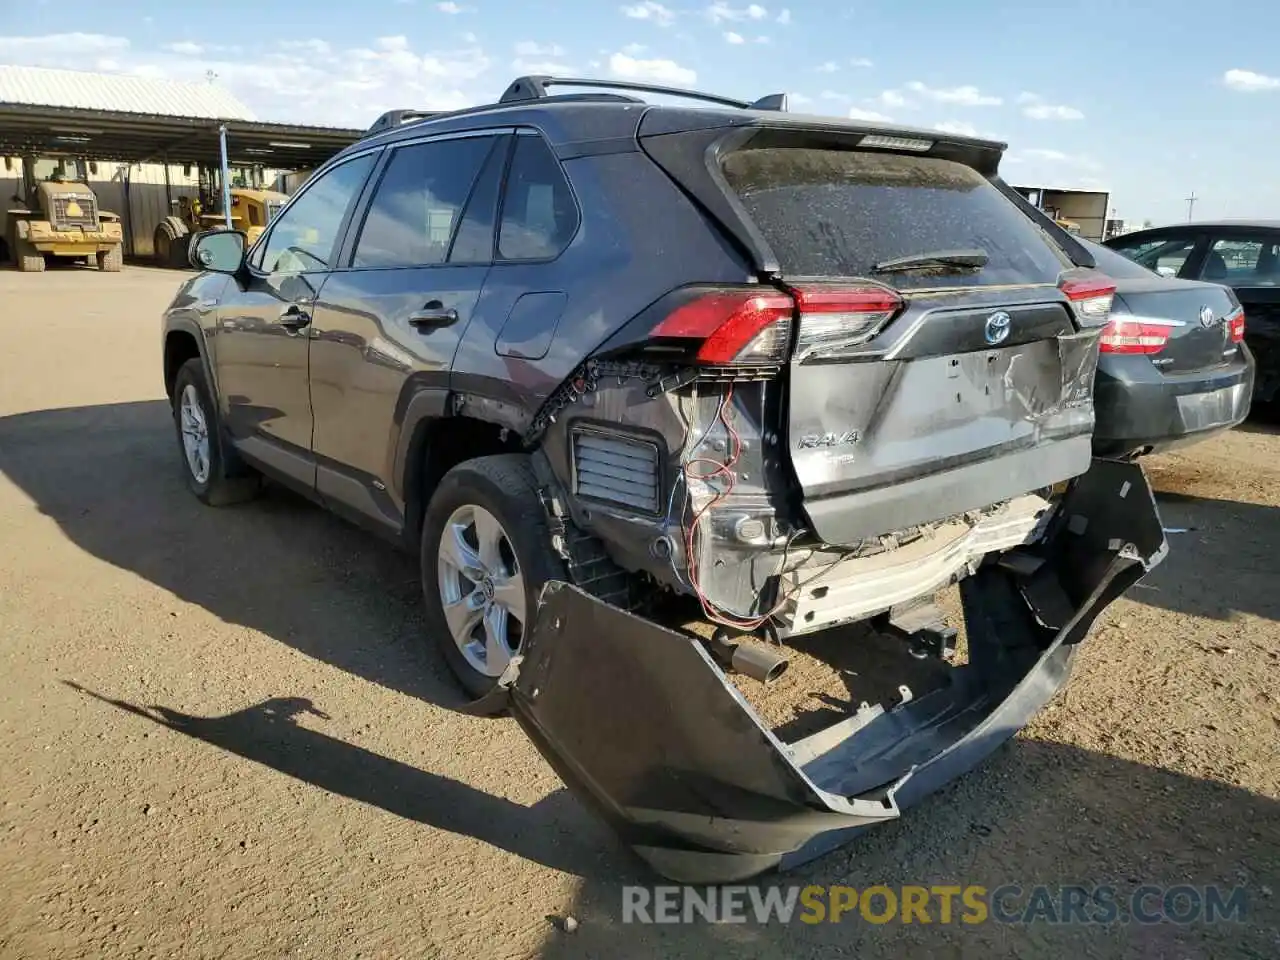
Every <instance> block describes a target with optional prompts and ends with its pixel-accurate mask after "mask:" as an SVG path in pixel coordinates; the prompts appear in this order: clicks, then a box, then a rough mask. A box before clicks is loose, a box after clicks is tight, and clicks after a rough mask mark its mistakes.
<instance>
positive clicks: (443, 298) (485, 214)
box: [311, 133, 510, 532]
mask: <svg viewBox="0 0 1280 960" xmlns="http://www.w3.org/2000/svg"><path fill="white" fill-rule="evenodd" d="M509 141H510V137H507V136H499V135H495V134H484V133H480V134H476V135H472V136H465V137H450V138H447V139H441V140H433V141H425V142H419V143H411V144H408V145H406V146H403V147H398V148H395V149H393V150H392V151H391V152H390V155H389V156H388V157H387V159H386V162H385V164H384V166H383V167H382V169H381V170H380V172H379V173H378V174H377V175H376V176H377V185H376V186H375V187H374V188H373V190H372V196H371V199H370V200H369V202H368V204H367V211H366V212H364V213H363V214H362V216H361V217H360V219H359V220H358V221H355V222H353V225H352V229H351V230H350V231H349V239H348V241H347V243H346V245H345V249H344V252H343V253H342V255H341V260H340V267H339V269H337V270H335V271H334V272H332V273H331V274H330V275H329V278H328V280H327V281H326V282H325V285H324V289H323V290H322V291H321V294H320V298H319V300H318V301H317V302H316V304H315V309H314V317H313V321H312V331H311V405H312V410H313V412H314V415H315V431H314V440H313V444H312V449H313V450H314V452H315V456H316V462H317V476H316V487H317V490H318V491H319V493H320V494H321V495H322V496H323V497H324V498H325V500H326V502H328V503H329V504H330V505H331V506H332V507H334V508H335V509H337V510H338V511H339V512H344V513H348V514H351V515H352V518H353V519H357V520H372V521H373V522H374V523H375V524H376V525H378V526H382V527H386V528H387V529H388V531H389V532H394V531H395V530H397V529H398V528H399V526H400V524H401V523H402V522H403V512H404V498H403V492H402V491H400V490H398V488H397V484H396V482H395V477H393V476H392V474H393V473H394V462H395V458H394V456H392V451H393V450H395V449H396V447H397V441H398V436H397V431H398V430H399V429H400V427H401V426H402V422H403V420H404V416H403V411H405V410H407V409H409V407H410V405H411V403H412V402H413V401H414V398H415V397H418V395H419V394H421V393H423V392H428V393H435V394H437V395H438V399H439V403H440V404H443V402H444V398H445V396H446V395H447V392H448V387H449V371H450V368H451V367H452V365H453V357H454V353H455V351H456V350H457V348H458V341H459V340H460V338H461V336H462V332H463V330H465V329H466V326H467V324H468V322H470V319H471V314H472V310H473V309H474V307H475V305H476V301H477V300H478V299H479V296H480V290H481V287H482V286H483V285H484V280H485V276H486V275H487V274H488V272H489V269H490V263H491V260H492V255H493V221H494V212H495V208H496V206H497V196H498V192H499V186H500V181H501V175H502V169H503V165H504V163H505V159H506V153H507V148H508V144H509Z"/></svg>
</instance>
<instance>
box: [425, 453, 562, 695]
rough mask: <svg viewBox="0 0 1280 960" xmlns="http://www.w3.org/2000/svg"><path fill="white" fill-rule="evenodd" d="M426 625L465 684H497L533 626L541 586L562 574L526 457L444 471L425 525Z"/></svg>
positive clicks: (481, 690)
mask: <svg viewBox="0 0 1280 960" xmlns="http://www.w3.org/2000/svg"><path fill="white" fill-rule="evenodd" d="M421 549H422V589H423V595H424V599H425V601H426V608H427V626H428V629H429V630H430V631H431V633H432V635H433V637H434V639H435V640H436V642H437V643H438V644H439V645H440V648H441V650H442V652H443V653H444V657H445V660H446V662H447V663H448V664H449V667H450V669H451V670H452V671H453V673H454V675H455V676H457V678H458V680H459V682H460V683H461V684H462V686H463V687H464V688H465V689H466V691H467V692H468V693H469V694H471V695H472V696H474V697H477V698H478V697H483V696H484V695H485V694H487V693H489V692H490V691H492V690H493V688H494V686H495V684H496V683H497V680H498V678H499V677H500V676H501V675H502V672H503V670H505V669H506V667H507V665H508V664H509V663H510V662H511V658H512V657H513V656H515V655H516V654H517V653H519V651H520V648H521V645H522V644H523V642H524V638H525V637H526V636H527V635H528V632H529V631H530V630H531V629H532V627H533V616H534V610H535V608H536V605H537V599H538V594H539V592H540V591H541V589H542V585H543V584H544V583H546V582H547V581H548V580H552V579H563V578H564V575H565V572H564V564H563V562H562V561H561V560H560V558H559V557H558V556H557V555H556V554H555V552H554V551H553V550H552V548H551V535H550V533H549V531H548V530H547V521H546V511H545V509H544V508H543V506H542V501H541V500H540V498H539V497H538V488H537V480H536V478H535V477H534V473H533V467H532V465H531V463H530V462H529V458H528V456H526V455H524V454H500V455H498V456H492V457H479V458H477V459H475V460H468V461H467V462H465V463H462V464H459V465H458V466H456V467H454V468H453V469H452V470H450V471H449V472H448V473H447V474H445V476H444V479H443V480H441V481H440V485H439V487H437V488H436V491H435V493H434V495H433V496H432V497H431V502H430V503H429V504H428V505H427V512H426V516H425V517H424V518H423V524H422V546H421Z"/></svg>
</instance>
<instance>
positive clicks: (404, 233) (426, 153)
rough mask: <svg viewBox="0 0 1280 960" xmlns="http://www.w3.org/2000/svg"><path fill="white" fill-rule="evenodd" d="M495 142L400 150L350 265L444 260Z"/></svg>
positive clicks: (432, 144) (447, 143)
mask: <svg viewBox="0 0 1280 960" xmlns="http://www.w3.org/2000/svg"><path fill="white" fill-rule="evenodd" d="M494 142H495V138H494V137H464V138H460V139H456V140H436V141H433V142H430V143H419V144H414V145H412V146H408V147H401V148H400V149H398V150H396V152H395V153H394V154H392V157H391V161H390V162H389V163H388V164H387V169H386V172H385V173H383V175H382V179H381V181H380V182H379V183H378V187H377V189H376V191H375V192H374V195H373V200H372V202H371V203H370V204H369V212H368V214H367V215H366V216H365V220H364V225H363V227H361V229H360V239H359V240H358V241H357V242H356V249H355V255H354V257H353V259H352V261H351V266H353V267H356V268H373V267H415V266H430V265H432V264H437V263H443V262H444V261H445V258H446V256H447V254H448V252H449V241H450V240H451V239H452V237H453V233H454V226H455V224H456V223H457V221H458V215H459V213H460V212H461V211H462V208H463V206H464V205H465V204H466V202H467V198H468V197H469V196H470V195H471V187H472V184H473V183H475V180H476V176H477V175H478V174H479V172H480V169H481V167H483V166H484V163H485V158H486V157H487V156H488V155H489V153H490V151H492V150H493V147H494Z"/></svg>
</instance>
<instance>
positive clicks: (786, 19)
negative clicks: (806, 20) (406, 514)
mask: <svg viewBox="0 0 1280 960" xmlns="http://www.w3.org/2000/svg"><path fill="white" fill-rule="evenodd" d="M790 22H791V11H790V10H787V9H785V8H784V9H783V10H782V11H781V12H780V13H779V14H778V23H780V24H782V25H783V26H784V27H785V26H786V25H787V24H789V23H790Z"/></svg>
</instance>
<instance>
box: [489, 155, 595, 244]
mask: <svg viewBox="0 0 1280 960" xmlns="http://www.w3.org/2000/svg"><path fill="white" fill-rule="evenodd" d="M577 230H578V206H577V204H576V203H575V202H574V199H573V191H571V190H570V189H569V182H568V181H567V180H565V178H564V171H562V170H561V169H560V163H559V161H558V160H556V158H555V155H554V154H553V153H552V152H551V148H550V147H548V146H547V145H546V143H545V142H543V139H542V138H541V137H536V136H533V137H530V136H522V137H517V138H516V149H515V154H514V155H513V156H512V158H511V171H510V173H509V174H508V175H507V189H506V193H505V195H504V196H503V199H502V225H501V227H500V228H499V231H498V256H499V258H500V259H502V260H549V259H551V258H552V257H556V256H559V254H560V252H561V251H562V250H564V248H565V247H567V246H568V245H569V241H570V240H572V239H573V235H574V233H576V232H577Z"/></svg>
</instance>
